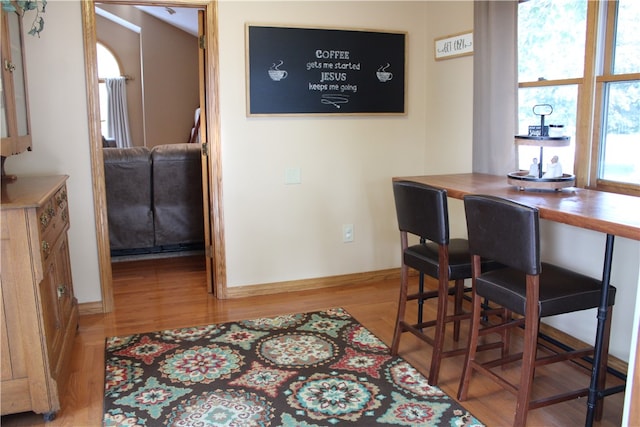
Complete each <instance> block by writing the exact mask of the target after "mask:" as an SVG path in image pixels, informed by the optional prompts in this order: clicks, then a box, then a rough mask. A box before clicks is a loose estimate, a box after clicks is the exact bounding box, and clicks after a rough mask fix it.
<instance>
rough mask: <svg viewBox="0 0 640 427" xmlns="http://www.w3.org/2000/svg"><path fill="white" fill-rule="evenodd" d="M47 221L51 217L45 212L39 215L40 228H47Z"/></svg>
mask: <svg viewBox="0 0 640 427" xmlns="http://www.w3.org/2000/svg"><path fill="white" fill-rule="evenodd" d="M49 221H51V216H49V214H48V213H47V212H42V214H40V224H42V227H43V228H47V225H49Z"/></svg>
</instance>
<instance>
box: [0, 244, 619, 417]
mask: <svg viewBox="0 0 640 427" xmlns="http://www.w3.org/2000/svg"><path fill="white" fill-rule="evenodd" d="M204 274H205V272H204V264H203V261H202V258H201V257H200V256H189V257H178V258H168V259H159V260H144V261H132V262H123V263H117V264H114V265H113V276H114V292H115V294H114V297H115V307H116V309H115V311H114V312H113V313H109V314H106V315H90V316H81V318H80V327H79V331H78V334H77V336H76V340H75V344H74V350H73V358H72V360H71V376H70V379H69V384H68V385H67V392H66V393H65V394H64V396H63V397H62V410H61V411H60V412H58V414H57V417H56V419H55V420H54V421H52V422H49V423H46V425H47V426H74V427H81V426H100V425H102V399H103V387H104V340H105V338H106V337H108V336H115V335H127V334H132V333H138V332H149V331H155V330H161V329H166V328H179V327H187V326H194V325H203V324H210V323H221V322H227V321H235V320H242V319H251V318H256V317H262V316H273V315H278V314H284V313H296V312H306V311H312V310H318V309H325V308H329V307H337V306H340V307H343V308H345V309H346V310H347V311H348V312H349V313H351V315H352V316H354V317H355V318H356V319H358V320H359V321H360V322H361V323H362V324H363V325H364V326H365V327H367V328H368V329H369V330H370V331H372V332H373V333H374V334H376V335H377V336H378V337H379V338H381V339H382V340H383V341H384V342H385V343H387V344H390V343H391V339H392V336H393V325H394V322H395V313H396V307H397V296H398V282H397V280H393V281H385V282H378V283H371V284H358V285H354V286H349V287H340V288H330V289H323V290H320V291H304V292H291V293H285V294H278V295H268V296H258V297H250V298H243V299H233V300H216V299H215V298H213V297H212V296H210V295H208V294H207V292H206V284H205V277H204ZM426 313H427V315H429V314H432V311H431V309H428V310H427V311H426ZM409 315H410V316H415V310H411V311H409ZM412 318H413V317H412ZM466 336H467V334H466V330H464V331H463V334H462V337H463V339H461V342H462V341H466ZM513 341H514V346H515V347H517V345H518V344H519V341H520V340H519V338H518V337H515V338H514V340H513ZM450 344H451V345H453V343H450ZM400 352H401V355H402V356H403V357H404V358H405V359H406V360H407V361H409V362H410V363H411V364H413V366H415V367H416V368H418V369H419V370H420V371H421V372H423V373H424V374H425V375H426V374H427V373H428V369H429V361H430V355H431V347H430V346H428V345H426V344H424V343H422V342H421V341H418V340H417V339H415V338H414V337H412V336H411V335H409V334H405V335H404V336H403V339H402V341H401V346H400ZM463 361H464V356H458V357H454V358H449V359H445V360H444V361H443V364H442V370H441V373H440V384H439V386H440V387H441V388H442V389H443V390H444V391H445V392H446V393H447V394H449V395H450V396H452V397H455V396H456V394H457V389H458V381H459V376H460V372H461V365H462V363H463ZM584 372H585V370H584V369H583V368H580V367H576V366H574V365H567V366H560V367H557V366H556V367H543V368H540V369H538V371H537V372H536V384H537V385H538V386H539V387H538V388H537V389H538V390H539V391H540V392H541V393H543V394H546V393H548V392H549V391H551V392H553V391H554V390H556V389H558V388H560V389H562V387H565V386H566V385H573V384H582V385H583V386H584V385H587V384H588V382H589V377H588V375H585V374H584ZM515 373H516V372H515V371H514V374H515ZM607 383H608V385H609V384H616V383H620V380H618V379H616V378H614V377H611V376H610V377H609V379H608V380H607ZM623 399H624V394H623V393H619V394H616V395H613V396H610V397H608V398H607V399H606V401H605V413H604V418H603V421H602V422H601V423H597V425H600V426H607V427H608V426H619V425H620V424H621V420H622V407H623ZM463 405H464V406H465V407H466V408H467V409H468V410H469V411H471V412H472V413H473V414H474V415H475V416H476V417H478V418H479V419H480V420H481V421H483V422H484V423H486V424H487V425H488V426H508V425H511V423H512V419H513V413H514V410H515V397H514V396H513V395H511V394H509V393H508V392H506V391H503V390H501V389H500V388H499V387H498V386H496V385H495V384H494V383H492V382H491V381H490V380H486V379H483V378H481V377H478V376H475V377H474V378H473V379H472V380H471V388H470V393H469V399H468V400H467V401H466V402H463ZM585 409H586V399H580V400H575V401H571V402H565V403H561V404H558V405H554V406H550V407H546V408H542V409H537V410H534V411H531V412H530V413H529V418H528V425H530V426H545V427H551V426H562V427H564V426H578V425H583V424H584V416H585ZM1 423H2V425H3V426H44V425H45V423H44V422H43V420H42V416H40V415H37V414H33V413H24V414H15V415H9V416H4V417H2V420H1Z"/></svg>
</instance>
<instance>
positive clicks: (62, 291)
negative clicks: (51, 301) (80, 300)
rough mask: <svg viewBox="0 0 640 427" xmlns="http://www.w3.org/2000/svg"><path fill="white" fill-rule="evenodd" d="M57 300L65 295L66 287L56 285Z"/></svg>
mask: <svg viewBox="0 0 640 427" xmlns="http://www.w3.org/2000/svg"><path fill="white" fill-rule="evenodd" d="M57 292H58V299H60V298H62V297H63V296H65V295H66V294H67V286H66V285H58V289H57Z"/></svg>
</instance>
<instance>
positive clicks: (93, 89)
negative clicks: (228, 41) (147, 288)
mask: <svg viewBox="0 0 640 427" xmlns="http://www.w3.org/2000/svg"><path fill="white" fill-rule="evenodd" d="M95 3H96V2H94V1H85V2H82V18H83V35H84V46H85V68H86V79H87V82H86V83H87V101H88V112H89V117H88V120H89V132H90V151H91V169H92V179H93V184H94V193H93V194H94V212H95V222H96V237H97V243H98V261H99V266H100V282H101V283H100V285H101V293H102V311H103V312H104V313H108V312H111V311H112V310H113V277H112V270H111V256H110V247H109V228H108V221H107V211H106V192H105V184H104V165H103V155H102V136H101V129H100V110H99V94H98V79H97V55H96V42H97V40H96V17H95ZM100 3H104V4H109V3H111V4H117V3H120V2H119V1H118V0H102V1H100ZM154 5H157V6H165V7H172V6H173V7H195V8H199V9H203V10H204V13H203V14H202V15H203V17H202V18H201V19H200V21H201V22H200V23H201V24H203V33H202V35H201V41H202V42H201V44H203V45H204V46H205V49H204V50H203V51H202V52H203V54H202V55H201V56H202V60H201V69H202V78H201V86H202V88H203V89H204V90H202V94H201V107H203V108H202V110H203V111H204V112H205V113H204V114H203V115H202V120H201V126H202V124H203V123H204V124H205V126H204V127H201V129H203V130H204V139H203V142H204V143H205V144H206V146H207V151H208V153H207V155H203V158H202V172H203V177H205V178H204V179H203V187H205V186H206V191H204V192H203V201H204V205H205V210H204V213H205V221H204V223H205V224H204V225H205V227H204V228H205V255H206V256H205V260H206V264H207V282H208V284H209V286H208V288H209V292H210V293H212V294H214V295H215V296H216V297H217V298H225V297H226V270H225V257H224V253H225V252H224V239H223V236H224V228H223V224H222V217H223V216H222V197H221V194H222V193H221V186H222V170H221V164H220V138H219V135H220V132H219V113H218V111H219V108H218V100H217V97H216V94H217V93H218V88H217V84H218V76H217V73H218V66H217V63H218V55H217V52H218V46H217V38H216V36H215V28H216V23H217V15H216V3H215V1H211V0H187V1H185V2H184V3H176V2H175V1H174V2H163V1H157V2H154ZM205 184H206V185H205Z"/></svg>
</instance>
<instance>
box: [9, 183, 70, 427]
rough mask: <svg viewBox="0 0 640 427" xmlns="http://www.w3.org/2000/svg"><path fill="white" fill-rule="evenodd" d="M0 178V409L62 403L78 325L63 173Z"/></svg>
mask: <svg viewBox="0 0 640 427" xmlns="http://www.w3.org/2000/svg"><path fill="white" fill-rule="evenodd" d="M7 181H8V180H4V181H3V182H2V204H1V209H0V211H1V214H2V217H1V218H0V220H1V221H0V238H1V240H0V246H1V251H2V263H1V264H0V278H1V294H0V297H1V299H2V304H1V305H0V315H1V316H2V321H1V323H0V332H1V336H0V341H1V345H2V347H1V348H0V355H1V360H0V363H1V366H0V369H1V373H2V378H1V380H2V383H1V384H0V390H1V391H0V393H1V395H0V402H1V409H2V415H4V414H10V413H15V412H25V411H33V412H36V413H41V414H43V415H44V417H45V419H46V420H51V419H53V418H54V417H55V414H56V412H57V411H58V410H59V409H60V396H61V395H62V392H63V387H64V385H65V382H66V379H67V376H68V367H69V363H68V362H69V358H70V354H71V349H72V347H73V339H74V336H75V334H76V330H77V325H78V304H77V300H76V298H75V297H74V294H73V284H72V281H71V264H70V260H69V247H68V240H67V230H68V229H69V209H68V206H67V187H66V181H67V176H39V177H35V176H34V177H18V178H17V179H16V180H15V181H8V182H7Z"/></svg>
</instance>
